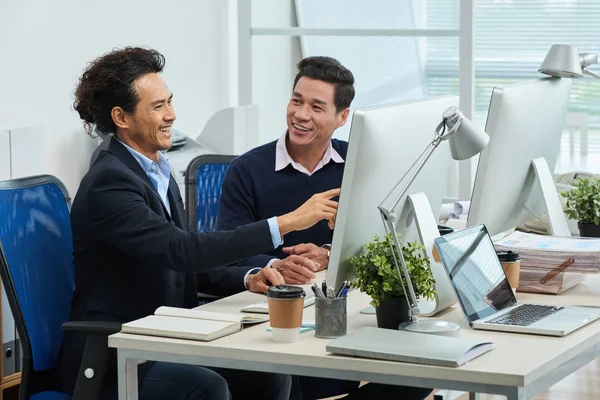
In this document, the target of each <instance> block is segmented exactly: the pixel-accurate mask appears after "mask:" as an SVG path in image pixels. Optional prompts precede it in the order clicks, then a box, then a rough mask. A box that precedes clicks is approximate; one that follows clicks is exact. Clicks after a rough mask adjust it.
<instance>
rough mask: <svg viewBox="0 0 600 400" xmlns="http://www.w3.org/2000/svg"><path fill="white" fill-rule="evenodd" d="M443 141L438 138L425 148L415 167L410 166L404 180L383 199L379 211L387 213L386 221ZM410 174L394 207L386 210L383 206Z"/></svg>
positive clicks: (395, 200)
mask: <svg viewBox="0 0 600 400" xmlns="http://www.w3.org/2000/svg"><path fill="white" fill-rule="evenodd" d="M441 141H442V136H441V135H438V136H436V137H435V139H434V140H433V141H432V142H431V143H430V144H429V146H427V148H425V151H423V153H421V155H420V156H419V157H418V158H417V160H416V161H415V162H414V163H413V165H411V166H410V168H409V169H408V171H406V173H405V174H404V175H403V176H402V178H400V180H399V181H398V183H397V184H396V185H395V186H394V187H393V188H392V190H391V191H390V193H388V195H387V196H386V197H385V199H383V201H382V202H381V204H380V205H379V210H381V211H382V212H384V213H385V218H386V219H387V218H388V217H389V216H390V214H391V213H393V212H394V210H395V208H396V207H397V206H398V203H400V200H402V197H403V196H404V195H405V194H406V192H407V191H408V189H409V188H410V185H412V183H413V182H414V180H415V179H416V177H417V175H419V172H421V170H422V169H423V167H424V166H425V164H426V163H427V160H429V158H430V157H431V155H432V154H433V152H434V151H435V149H436V148H437V147H438V146H439V144H440V142H441ZM409 174H410V176H409V178H408V182H406V184H405V185H404V187H403V188H402V190H401V191H400V193H399V194H398V196H396V198H395V199H394V202H393V203H392V205H391V206H390V207H389V208H385V207H384V206H383V204H384V203H385V202H386V201H387V199H388V198H389V197H390V196H391V195H392V193H393V192H394V191H395V190H396V188H397V187H398V186H399V185H400V184H401V183H402V181H404V179H405V178H406V176H407V175H409Z"/></svg>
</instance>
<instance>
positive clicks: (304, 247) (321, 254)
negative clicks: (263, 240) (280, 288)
mask: <svg viewBox="0 0 600 400" xmlns="http://www.w3.org/2000/svg"><path fill="white" fill-rule="evenodd" d="M282 250H283V252H284V253H286V254H289V256H287V257H286V258H284V259H283V260H275V261H273V263H272V264H271V266H270V268H263V269H262V270H261V271H260V272H258V273H257V274H255V275H250V276H248V281H247V286H248V289H249V290H250V291H251V292H259V293H266V292H267V290H268V289H269V286H271V285H283V284H288V285H304V284H306V283H308V282H310V281H311V280H312V279H314V278H315V272H317V271H321V270H324V269H325V268H327V265H328V263H329V256H328V253H329V252H328V251H327V249H325V248H323V247H319V246H317V245H315V244H313V243H302V244H299V245H296V246H290V247H284V248H283V249H282Z"/></svg>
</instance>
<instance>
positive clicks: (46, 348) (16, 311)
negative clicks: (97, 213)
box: [0, 175, 75, 374]
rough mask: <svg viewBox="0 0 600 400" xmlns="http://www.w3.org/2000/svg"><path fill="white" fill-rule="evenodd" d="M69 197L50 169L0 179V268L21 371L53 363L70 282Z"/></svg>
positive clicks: (72, 276)
mask: <svg viewBox="0 0 600 400" xmlns="http://www.w3.org/2000/svg"><path fill="white" fill-rule="evenodd" d="M69 210H70V198H69V195H68V193H67V190H66V189H65V187H64V185H63V184H62V183H61V182H60V181H59V180H58V179H57V178H55V177H53V176H49V175H42V176H34V177H28V178H22V179H14V180H10V181H3V182H0V273H1V276H2V284H3V285H4V289H5V291H6V295H7V298H8V301H9V304H10V308H11V311H12V313H13V318H14V320H15V325H16V327H17V332H18V333H19V336H20V338H21V345H22V347H23V373H24V374H25V373H26V371H48V370H51V369H53V368H54V366H55V363H56V358H57V356H58V351H59V349H60V345H61V342H62V337H63V335H62V332H61V325H62V324H63V323H64V322H65V321H67V319H68V318H69V312H70V308H71V298H72V296H73V290H74V288H75V273H74V267H73V244H72V234H71V221H70V216H69Z"/></svg>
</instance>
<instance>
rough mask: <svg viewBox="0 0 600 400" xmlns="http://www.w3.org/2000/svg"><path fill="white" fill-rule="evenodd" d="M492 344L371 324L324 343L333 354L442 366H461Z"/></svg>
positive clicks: (491, 346)
mask: <svg viewBox="0 0 600 400" xmlns="http://www.w3.org/2000/svg"><path fill="white" fill-rule="evenodd" d="M493 348H494V344H493V343H492V342H485V341H478V340H469V339H461V338H455V337H448V336H439V335H428V334H424V333H412V332H406V331H397V330H393V329H381V328H375V327H372V326H365V327H362V328H360V329H358V330H356V331H354V332H353V333H351V334H349V335H346V336H342V337H340V338H337V339H334V340H332V341H331V342H329V344H328V345H327V351H328V352H330V353H335V354H342V355H347V356H356V357H364V358H377V359H380V360H387V361H400V362H406V363H414V364H429V365H439V366H442V367H460V366H461V365H463V364H464V363H466V362H468V361H471V360H472V359H474V358H476V357H479V356H480V355H482V354H484V353H487V352H488V351H490V350H492V349H493Z"/></svg>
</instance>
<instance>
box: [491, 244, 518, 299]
mask: <svg viewBox="0 0 600 400" xmlns="http://www.w3.org/2000/svg"><path fill="white" fill-rule="evenodd" d="M496 255H497V256H498V260H500V264H502V269H503V270H504V273H505V274H506V278H507V279H508V283H509V284H510V287H511V289H512V290H513V292H515V291H516V290H517V288H518V287H519V274H520V272H521V257H520V256H519V253H516V252H514V251H510V250H509V251H497V252H496Z"/></svg>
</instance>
